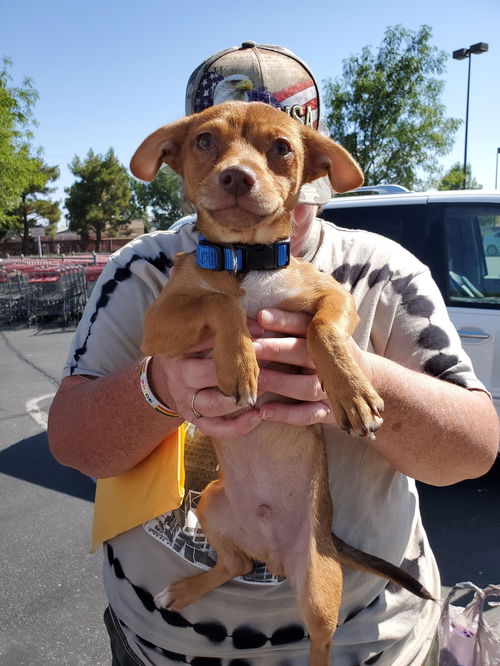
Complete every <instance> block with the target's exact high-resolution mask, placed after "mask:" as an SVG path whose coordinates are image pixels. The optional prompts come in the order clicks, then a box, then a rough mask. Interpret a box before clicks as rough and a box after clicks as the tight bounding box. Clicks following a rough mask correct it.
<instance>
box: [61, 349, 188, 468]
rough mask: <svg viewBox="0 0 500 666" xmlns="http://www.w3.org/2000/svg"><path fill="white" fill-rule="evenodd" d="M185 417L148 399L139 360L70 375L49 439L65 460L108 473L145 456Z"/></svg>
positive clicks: (66, 379) (64, 381)
mask: <svg viewBox="0 0 500 666" xmlns="http://www.w3.org/2000/svg"><path fill="white" fill-rule="evenodd" d="M182 421H183V419H181V418H178V419H177V418H172V417H169V416H165V415H163V414H160V413H159V412H156V411H155V410H153V409H152V408H151V406H150V405H149V404H148V403H147V402H146V400H145V399H144V396H143V395H142V391H141V388H140V384H139V363H138V362H137V363H134V364H133V365H131V366H129V367H128V368H126V369H124V370H121V371H119V372H116V373H113V374H111V375H109V376H107V377H103V378H100V379H96V380H93V381H92V380H89V379H86V378H84V377H79V376H76V375H75V376H73V377H66V378H65V379H64V380H63V382H62V384H61V386H60V388H59V391H58V392H57V395H56V397H55V398H54V401H53V403H52V406H51V409H50V413H49V428H48V430H49V443H50V447H51V450H52V453H53V455H54V457H55V458H57V459H58V460H59V462H61V463H62V464H63V465H68V466H69V467H75V468H76V469H78V470H79V471H80V472H82V473H83V474H87V475H88V476H93V477H97V478H104V477H107V476H116V475H117V474H121V473H122V472H125V471H126V470H128V469H130V468H131V467H133V466H134V465H136V464H137V463H138V462H140V461H141V460H143V459H144V458H145V457H146V456H147V455H149V453H151V451H152V450H153V449H154V448H156V446H158V444H159V443H160V442H161V441H162V440H163V439H164V438H165V437H166V436H167V435H168V434H170V433H171V432H173V431H174V430H175V428H176V427H177V426H178V425H180V423H182Z"/></svg>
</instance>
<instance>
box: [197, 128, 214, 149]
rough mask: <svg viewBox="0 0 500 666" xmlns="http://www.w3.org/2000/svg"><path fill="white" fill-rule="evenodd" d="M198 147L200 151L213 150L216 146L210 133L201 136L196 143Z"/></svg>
mask: <svg viewBox="0 0 500 666" xmlns="http://www.w3.org/2000/svg"><path fill="white" fill-rule="evenodd" d="M196 145H197V147H198V148H199V149H200V150H210V148H213V146H214V140H213V138H212V135H211V134H209V133H208V132H204V133H203V134H200V136H199V137H198V139H197V141H196Z"/></svg>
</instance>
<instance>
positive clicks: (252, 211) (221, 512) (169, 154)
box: [131, 102, 430, 665]
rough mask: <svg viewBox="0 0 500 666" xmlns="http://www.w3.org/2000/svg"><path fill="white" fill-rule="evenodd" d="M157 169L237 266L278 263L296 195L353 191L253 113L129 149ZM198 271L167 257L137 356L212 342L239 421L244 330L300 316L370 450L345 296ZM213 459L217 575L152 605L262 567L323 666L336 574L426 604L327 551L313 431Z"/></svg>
mask: <svg viewBox="0 0 500 666" xmlns="http://www.w3.org/2000/svg"><path fill="white" fill-rule="evenodd" d="M163 162H166V163H167V164H169V165H170V166H171V167H172V168H173V169H174V170H176V171H177V172H178V173H180V174H181V175H182V176H183V178H184V182H185V188H186V194H187V197H188V198H189V199H190V200H191V201H192V202H193V203H194V204H195V206H196V209H197V214H198V221H197V229H198V231H199V232H200V234H202V235H203V236H204V237H205V239H207V241H209V242H211V243H212V244H221V245H223V246H224V248H223V249H222V250H220V249H219V250H217V249H215V250H212V249H211V250H210V252H212V251H213V252H215V254H216V256H217V258H220V257H219V255H220V253H221V252H222V253H224V250H225V251H226V253H229V257H230V258H231V257H232V258H233V260H235V259H236V258H237V257H238V253H239V251H240V250H241V249H242V248H240V247H238V246H239V245H240V244H244V245H245V246H248V245H250V246H253V248H252V252H254V253H255V252H257V253H259V252H264V251H265V246H271V247H272V248H274V249H275V252H277V253H280V252H281V254H282V256H281V260H282V261H281V263H286V261H285V262H283V252H285V253H286V249H285V250H283V248H286V242H285V241H286V239H288V238H289V236H290V235H291V232H292V224H293V210H294V207H295V205H296V201H297V194H298V192H299V189H300V187H301V186H302V184H303V183H306V182H310V181H313V180H315V179H316V178H319V177H321V176H324V175H328V177H329V179H330V181H331V183H332V186H333V187H334V189H335V190H336V191H337V192H343V191H346V190H350V189H353V188H355V187H357V186H358V185H360V184H361V183H362V180H363V176H362V174H361V171H360V169H359V167H358V165H357V164H356V163H355V162H354V160H353V159H352V158H351V156H350V155H349V154H348V153H347V152H346V151H345V150H344V149H343V148H341V147H340V146H339V145H337V144H336V143H334V142H333V141H331V140H330V139H327V138H325V137H324V136H322V135H321V134H319V133H318V132H316V131H315V130H312V129H310V128H308V127H305V126H304V125H302V124H301V123H299V122H298V121H296V120H294V119H291V118H289V117H288V116H287V115H286V114H285V113H283V112H282V111H278V110H276V109H273V108H272V107H270V106H268V105H265V104H260V103H244V102H228V103H225V104H221V105H220V106H216V107H211V108H209V109H207V110H205V111H203V112H201V113H199V114H196V115H193V116H189V117H186V118H183V119H181V120H179V121H177V122H175V123H173V124H171V125H167V126H165V127H162V128H160V129H159V130H157V131H156V132H154V133H153V134H152V135H150V136H149V137H148V138H147V139H146V140H145V141H144V142H143V143H142V144H141V146H140V147H139V148H138V150H137V151H136V153H135V155H134V157H133V159H132V162H131V170H132V172H133V173H134V174H135V175H136V176H137V177H139V178H141V179H143V180H153V178H154V177H155V175H156V173H157V171H158V169H159V168H160V166H161V165H162V163H163ZM280 242H281V247H279V249H277V248H278V245H279V244H280ZM277 243H278V245H276V244H277ZM203 247H206V246H203ZM243 251H246V248H243ZM287 259H288V257H287V258H286V260H287ZM197 261H198V262H200V263H201V264H202V265H203V261H201V260H200V257H198V259H197V256H196V255H195V253H190V254H180V255H178V256H177V257H176V262H175V268H176V270H175V276H174V277H173V278H172V280H170V281H169V283H168V284H167V286H166V287H165V289H164V290H163V292H162V293H161V294H160V296H159V297H158V299H157V300H156V302H155V303H153V305H152V306H151V307H150V308H149V310H148V312H147V313H146V318H145V326H144V338H143V344H142V349H143V351H144V353H146V354H167V355H171V356H174V355H178V354H182V353H183V352H185V351H186V350H187V349H189V348H190V347H192V346H193V345H195V344H196V343H198V342H199V341H200V340H201V339H203V338H204V337H205V336H206V335H207V334H209V333H210V334H212V335H213V337H214V340H215V344H214V349H213V359H214V364H215V369H216V373H217V380H218V388H219V390H220V391H221V392H222V393H224V394H225V395H228V396H234V399H235V402H236V403H237V404H238V405H241V406H242V407H249V406H253V405H255V404H256V402H257V381H258V374H259V366H258V364H257V361H256V358H255V353H254V349H253V345H252V339H251V336H250V334H249V332H248V329H247V316H250V317H255V316H256V314H257V312H258V311H259V310H260V309H262V308H263V307H272V306H275V307H280V308H282V309H285V310H290V311H297V312H299V311H300V312H307V313H310V314H311V315H312V319H311V323H310V325H309V327H308V331H307V345H308V350H309V353H310V355H311V358H312V360H313V361H314V364H315V366H316V368H317V371H318V375H319V377H320V379H321V381H322V383H323V386H324V388H325V391H326V393H327V394H328V397H329V400H330V403H331V406H332V409H333V412H334V414H335V418H336V421H337V423H338V425H339V426H340V427H341V428H342V429H344V430H346V431H347V432H351V433H353V434H356V435H359V436H364V435H367V436H370V437H374V434H373V433H374V432H375V431H376V430H377V429H378V428H379V427H380V425H381V423H382V418H381V416H380V414H381V412H382V410H383V402H382V400H381V398H380V397H379V396H378V395H377V393H376V392H375V391H374V389H373V387H372V386H371V384H370V383H369V381H368V380H367V378H366V377H365V375H364V374H363V372H362V371H361V370H360V368H359V366H358V365H357V364H356V362H355V360H354V359H353V358H352V356H351V355H350V353H349V348H348V346H347V341H348V339H349V338H350V336H351V335H352V333H353V331H354V329H355V327H356V325H357V322H358V316H357V313H356V309H355V305H354V300H353V298H352V296H351V295H350V294H349V293H348V292H347V291H346V290H345V289H344V288H343V287H341V286H340V285H339V284H338V283H337V282H336V281H335V280H334V279H333V278H332V277H330V276H329V275H325V274H323V273H320V272H318V271H317V270H316V269H315V268H314V267H313V266H312V265H310V264H307V263H304V262H301V261H300V260H298V259H295V258H293V257H292V258H291V259H290V263H289V265H286V266H284V267H282V268H279V269H276V270H272V269H270V267H267V266H266V268H268V269H267V270H260V271H250V272H238V273H237V272H235V271H234V272H231V271H229V270H209V269H208V268H203V267H201V266H200V265H198V263H197ZM238 261H239V262H240V263H241V261H242V259H241V257H240V258H239V259H238ZM249 261H250V260H249ZM230 263H231V262H230ZM264 263H265V262H264ZM276 263H278V264H279V263H280V262H279V261H278V262H275V263H274V264H273V267H274V268H275V267H276ZM218 268H219V269H220V268H221V266H218ZM214 447H215V451H216V454H217V458H218V461H219V465H220V478H219V479H217V480H216V481H213V482H212V483H211V484H209V485H208V486H207V487H206V488H205V490H204V491H203V494H202V497H201V500H200V504H199V508H198V518H199V520H200V523H201V525H202V528H203V530H204V532H205V534H206V536H207V538H208V540H209V542H210V543H211V545H212V546H213V547H214V548H215V550H216V551H217V564H216V565H215V566H214V567H213V569H211V570H210V571H207V572H205V573H202V574H200V575H198V576H193V577H192V578H187V579H184V580H182V581H179V582H178V583H176V584H175V585H173V586H171V587H170V588H167V589H166V590H164V592H162V593H161V594H160V595H158V597H157V603H159V604H161V605H164V606H168V607H169V608H172V609H174V610H180V609H181V608H183V607H185V606H187V605H189V604H191V603H193V602H195V601H196V600H197V599H199V598H201V597H202V596H203V595H205V594H206V593H207V592H209V591H210V590H212V589H214V588H215V587H217V586H219V585H221V584H223V583H224V582H226V581H228V580H230V579H232V578H234V577H235V576H238V575H242V574H244V573H246V572H248V571H249V570H251V569H252V566H253V560H258V561H260V562H265V563H266V564H267V567H268V568H269V570H271V571H272V572H274V573H276V574H280V575H285V576H286V577H287V578H288V580H289V582H290V584H291V586H292V587H293V588H294V590H295V592H296V595H297V602H298V608H299V611H300V613H301V616H302V618H303V620H304V623H305V625H306V627H307V630H308V633H309V635H310V638H311V650H310V662H311V664H318V665H319V664H321V665H326V664H327V663H328V662H329V653H330V645H331V638H332V635H333V632H334V631H335V627H336V625H337V618H338V611H339V607H340V603H341V596H342V569H341V563H344V564H346V565H348V566H354V567H356V568H362V569H366V570H370V571H374V572H375V573H378V574H379V575H383V576H386V577H388V578H391V579H393V580H395V581H396V582H398V583H400V584H402V585H404V586H405V587H408V588H409V589H411V590H412V591H413V592H415V593H416V594H419V595H420V596H423V597H425V598H430V595H429V594H428V593H427V592H426V591H425V590H424V589H423V588H422V587H421V586H420V584H419V583H418V582H417V581H414V580H413V579H411V578H410V577H408V576H406V575H405V574H404V573H403V572H401V571H400V570H399V569H397V567H394V566H393V565H389V564H388V563H385V562H383V561H381V560H378V559H377V558H373V557H371V556H368V555H365V554H363V553H360V551H357V550H355V549H352V548H350V547H349V546H346V544H343V543H342V542H341V541H340V540H338V539H337V538H336V537H333V539H332V534H331V526H332V504H331V499H330V494H329V489H328V469H327V460H326V452H325V446H324V442H323V439H322V437H321V430H320V428H318V427H314V426H312V427H295V426H290V425H284V424H273V423H262V424H260V425H259V426H258V427H257V428H256V429H255V430H253V431H252V432H251V433H249V434H248V435H246V436H245V437H241V438H239V439H237V440H232V441H216V442H214Z"/></svg>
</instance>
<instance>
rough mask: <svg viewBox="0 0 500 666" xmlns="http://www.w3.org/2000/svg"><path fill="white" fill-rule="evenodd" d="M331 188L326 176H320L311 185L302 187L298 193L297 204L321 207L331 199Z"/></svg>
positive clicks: (307, 184)
mask: <svg viewBox="0 0 500 666" xmlns="http://www.w3.org/2000/svg"><path fill="white" fill-rule="evenodd" d="M332 196H333V193H332V188H331V186H330V181H329V180H328V176H322V177H321V178H318V179H317V180H313V182H312V183H306V184H305V185H302V187H301V188H300V192H299V197H298V199H297V203H299V204H300V203H305V204H315V205H317V206H323V205H324V204H326V203H328V201H330V199H331V198H332Z"/></svg>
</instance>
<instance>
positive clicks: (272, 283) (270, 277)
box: [240, 269, 299, 319]
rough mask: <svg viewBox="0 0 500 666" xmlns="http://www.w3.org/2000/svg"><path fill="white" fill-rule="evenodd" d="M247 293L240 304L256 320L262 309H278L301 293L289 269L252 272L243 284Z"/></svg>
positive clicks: (241, 298)
mask: <svg viewBox="0 0 500 666" xmlns="http://www.w3.org/2000/svg"><path fill="white" fill-rule="evenodd" d="M241 286H242V288H243V289H244V291H245V293H244V295H243V296H241V297H240V302H241V304H242V305H243V307H244V308H245V310H246V312H247V314H248V316H249V317H251V318H252V319H256V317H257V313H258V312H259V310H262V308H273V307H278V306H279V305H280V303H282V302H283V301H285V300H286V299H288V298H291V297H294V296H296V295H297V294H298V293H299V289H297V288H294V286H293V285H292V280H290V271H289V270H288V269H282V270H276V271H251V272H250V273H248V274H247V275H246V276H245V278H244V279H243V281H242V283H241Z"/></svg>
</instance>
